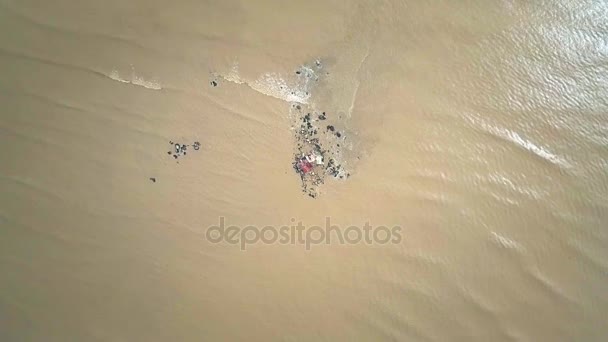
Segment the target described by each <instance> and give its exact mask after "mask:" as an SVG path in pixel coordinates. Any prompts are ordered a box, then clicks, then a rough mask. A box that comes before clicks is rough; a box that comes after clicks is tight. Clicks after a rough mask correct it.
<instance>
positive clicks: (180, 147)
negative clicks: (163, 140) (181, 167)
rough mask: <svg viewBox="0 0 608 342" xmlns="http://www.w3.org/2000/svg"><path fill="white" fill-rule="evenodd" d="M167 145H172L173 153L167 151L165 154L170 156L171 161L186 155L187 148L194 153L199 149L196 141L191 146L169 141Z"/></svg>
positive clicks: (199, 144)
mask: <svg viewBox="0 0 608 342" xmlns="http://www.w3.org/2000/svg"><path fill="white" fill-rule="evenodd" d="M169 144H171V145H173V151H168V152H167V154H168V155H172V156H173V159H178V158H179V157H182V156H186V155H188V146H192V148H193V149H194V150H195V151H198V150H199V149H200V148H201V143H200V142H198V141H195V142H194V143H193V144H192V145H188V144H180V143H177V142H173V141H169ZM178 163H179V162H178Z"/></svg>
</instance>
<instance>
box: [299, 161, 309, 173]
mask: <svg viewBox="0 0 608 342" xmlns="http://www.w3.org/2000/svg"><path fill="white" fill-rule="evenodd" d="M298 170H300V172H302V173H304V174H306V173H309V172H310V171H312V164H311V163H310V162H309V161H307V160H306V159H300V161H299V162H298Z"/></svg>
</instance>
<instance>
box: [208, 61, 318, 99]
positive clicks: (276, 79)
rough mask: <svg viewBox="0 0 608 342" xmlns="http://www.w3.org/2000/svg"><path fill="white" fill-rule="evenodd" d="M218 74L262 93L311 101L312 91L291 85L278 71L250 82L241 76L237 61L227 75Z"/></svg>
mask: <svg viewBox="0 0 608 342" xmlns="http://www.w3.org/2000/svg"><path fill="white" fill-rule="evenodd" d="M216 76H218V77H221V78H223V79H224V80H225V81H228V82H231V83H235V84H244V85H246V86H248V87H249V88H251V89H252V90H253V91H256V92H258V93H260V94H262V95H266V96H270V97H274V98H276V99H279V100H283V101H285V102H289V103H293V102H296V103H300V104H308V103H309V99H310V93H309V92H308V91H307V90H306V88H307V87H306V86H304V87H298V86H297V85H296V86H290V85H289V84H287V82H286V81H285V79H284V78H283V77H282V76H281V75H280V74H278V73H265V74H263V75H261V76H260V77H259V78H258V79H257V80H255V81H253V82H249V81H246V80H243V79H242V78H241V76H240V75H239V70H238V64H236V63H235V64H234V66H233V67H232V69H231V70H230V72H229V73H228V74H227V75H221V74H217V75H216Z"/></svg>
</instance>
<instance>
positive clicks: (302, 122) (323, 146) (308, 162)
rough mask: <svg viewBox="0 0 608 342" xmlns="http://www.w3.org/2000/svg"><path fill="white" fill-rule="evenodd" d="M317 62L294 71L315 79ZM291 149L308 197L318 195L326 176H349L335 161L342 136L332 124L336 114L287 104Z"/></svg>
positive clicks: (295, 168)
mask: <svg viewBox="0 0 608 342" xmlns="http://www.w3.org/2000/svg"><path fill="white" fill-rule="evenodd" d="M321 67H322V65H321V62H320V61H318V60H317V61H315V62H314V64H313V65H312V66H304V67H302V68H300V69H298V70H297V71H296V72H295V73H296V75H298V77H301V78H309V79H312V80H314V81H315V82H316V81H318V73H315V71H318V70H319V69H320V68H321ZM291 114H292V115H291V116H292V118H293V120H294V121H293V131H294V135H295V143H296V145H295V151H294V158H293V168H294V170H295V172H296V173H297V174H298V175H299V176H300V178H301V180H302V192H304V193H306V194H307V195H308V196H310V197H312V198H316V197H317V196H318V188H319V186H320V185H321V184H324V183H325V178H326V177H327V176H332V177H335V178H338V179H345V178H348V177H349V176H350V173H348V172H347V171H346V170H345V169H344V167H343V166H342V164H341V163H340V162H339V161H338V160H339V159H340V156H341V142H343V141H344V139H345V138H346V137H345V136H344V132H341V131H340V130H339V129H338V128H336V126H338V124H339V123H340V116H338V115H337V114H336V115H332V114H331V113H329V112H325V111H317V110H313V109H312V108H311V107H310V106H309V105H307V104H302V103H294V104H292V106H291Z"/></svg>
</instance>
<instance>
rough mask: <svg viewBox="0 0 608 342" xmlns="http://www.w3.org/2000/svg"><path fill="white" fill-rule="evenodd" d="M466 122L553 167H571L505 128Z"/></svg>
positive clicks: (564, 161) (475, 121)
mask: <svg viewBox="0 0 608 342" xmlns="http://www.w3.org/2000/svg"><path fill="white" fill-rule="evenodd" d="M468 120H469V121H471V122H473V123H474V124H475V123H478V124H479V125H480V126H481V127H483V128H484V129H485V130H486V131H488V132H490V133H492V134H494V135H496V136H498V137H501V138H503V139H505V140H508V141H510V142H512V143H514V144H517V145H518V146H520V147H523V148H524V149H526V150H527V151H530V152H532V153H534V154H535V155H537V156H539V157H540V158H543V159H544V160H546V161H548V162H550V163H552V164H555V165H558V166H561V167H564V168H569V167H571V165H570V163H568V161H567V160H565V159H564V158H562V157H560V156H558V155H556V154H554V153H551V152H550V151H549V150H548V149H547V148H545V147H543V146H539V145H537V144H535V143H533V142H531V141H529V140H526V139H524V138H522V137H521V136H520V135H519V134H517V132H513V131H511V130H508V129H506V128H500V127H494V126H491V125H488V124H486V123H485V122H483V121H480V120H474V119H473V118H468Z"/></svg>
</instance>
